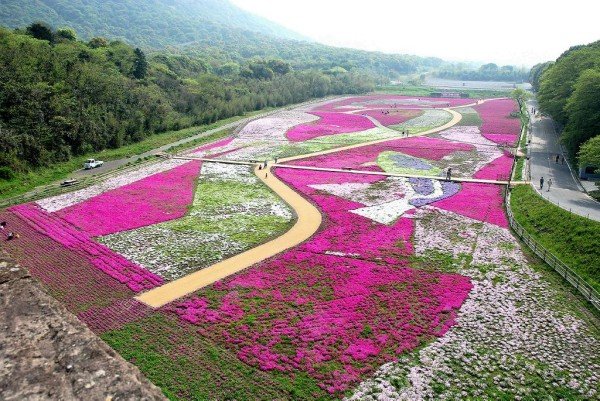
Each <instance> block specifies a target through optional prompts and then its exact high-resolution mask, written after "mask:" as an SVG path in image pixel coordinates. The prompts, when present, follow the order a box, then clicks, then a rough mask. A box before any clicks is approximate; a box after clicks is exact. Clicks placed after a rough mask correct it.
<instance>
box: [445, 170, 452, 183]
mask: <svg viewBox="0 0 600 401" xmlns="http://www.w3.org/2000/svg"><path fill="white" fill-rule="evenodd" d="M451 179H452V168H451V167H448V171H446V181H450V180H451Z"/></svg>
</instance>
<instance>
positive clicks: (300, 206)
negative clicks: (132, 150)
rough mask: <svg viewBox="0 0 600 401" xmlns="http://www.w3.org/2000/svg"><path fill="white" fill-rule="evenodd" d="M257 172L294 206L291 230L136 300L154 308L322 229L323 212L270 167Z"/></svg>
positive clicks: (296, 242)
mask: <svg viewBox="0 0 600 401" xmlns="http://www.w3.org/2000/svg"><path fill="white" fill-rule="evenodd" d="M254 173H255V174H256V175H257V177H258V178H259V179H260V180H261V181H262V182H263V183H264V184H265V185H267V186H268V187H269V188H271V189H272V190H273V191H274V192H275V193H276V194H278V195H279V196H280V197H281V198H282V199H283V200H284V201H285V202H287V203H288V204H289V205H290V206H291V207H292V209H294V211H295V213H296V215H297V221H296V224H294V226H293V227H292V228H291V229H290V230H289V231H288V232H286V233H285V234H283V235H282V236H280V237H277V238H275V239H274V240H271V241H269V242H267V243H265V244H262V245H259V246H257V247H255V248H252V249H250V250H247V251H246V252H243V253H240V254H239V255H236V256H233V257H231V258H229V259H225V260H223V261H221V262H218V263H215V264H214V265H212V266H209V267H207V268H204V269H202V270H199V271H197V272H195V273H192V274H189V275H187V276H185V277H182V278H180V279H178V280H175V281H171V282H170V283H167V284H165V285H163V286H161V287H158V288H155V289H153V290H150V291H147V292H145V293H143V294H140V295H138V296H137V297H136V299H137V300H139V301H141V302H144V303H145V304H147V305H149V306H151V307H153V308H158V307H161V306H163V305H165V304H167V303H169V302H172V301H174V300H176V299H178V298H181V297H183V296H185V295H187V294H189V293H192V292H194V291H197V290H199V289H200V288H202V287H206V286H207V285H210V284H212V283H214V282H215V281H218V280H221V279H223V278H225V277H227V276H230V275H232V274H234V273H237V272H239V271H241V270H244V269H246V268H248V267H249V266H252V265H253V264H255V263H258V262H260V261H262V260H265V259H267V258H269V257H271V256H274V255H277V254H278V253H280V252H283V251H285V250H286V249H289V248H291V247H294V246H296V245H298V244H300V243H302V242H304V241H305V240H307V239H308V238H310V237H311V236H312V235H313V234H314V233H315V232H316V231H317V230H318V229H319V226H320V225H321V213H320V212H319V210H318V209H317V208H316V207H315V206H313V205H312V204H311V203H310V202H309V201H307V200H306V199H304V198H303V197H302V196H300V195H299V194H298V193H296V192H295V191H294V190H293V189H292V188H290V187H288V186H287V185H286V184H284V183H283V182H282V181H281V180H279V179H278V178H277V177H276V176H275V175H273V174H272V173H271V167H268V168H267V170H258V168H257V169H255V170H254Z"/></svg>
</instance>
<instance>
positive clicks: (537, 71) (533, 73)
mask: <svg viewBox="0 0 600 401" xmlns="http://www.w3.org/2000/svg"><path fill="white" fill-rule="evenodd" d="M552 64H554V62H553V61H546V62H545V63H539V64H536V65H534V66H533V67H531V70H530V71H529V83H530V84H531V87H532V88H533V90H534V92H537V91H539V90H540V78H541V76H542V73H543V72H544V71H546V69H547V68H548V67H550V66H551V65H552Z"/></svg>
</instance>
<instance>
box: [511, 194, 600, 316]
mask: <svg viewBox="0 0 600 401" xmlns="http://www.w3.org/2000/svg"><path fill="white" fill-rule="evenodd" d="M504 202H505V204H506V216H507V217H508V222H509V224H510V226H511V228H512V229H513V230H514V231H515V233H517V235H518V236H519V238H520V239H521V240H522V241H523V242H525V243H526V244H527V246H529V248H531V250H532V251H533V252H535V254H536V255H538V256H539V257H540V258H542V259H543V260H544V262H546V263H547V264H548V265H549V266H550V267H552V268H553V269H554V270H555V271H556V272H558V274H560V275H561V276H562V277H563V278H564V279H565V280H567V281H568V282H569V283H570V284H571V285H573V287H575V289H576V290H578V291H579V292H580V293H581V294H582V295H583V296H584V297H585V299H586V300H588V301H590V302H591V304H592V305H593V306H594V307H595V308H596V309H597V310H599V311H600V293H598V291H596V290H595V289H594V288H592V286H591V285H589V284H588V283H587V282H586V281H585V280H584V279H583V278H581V276H579V274H577V273H575V272H574V271H573V270H572V269H571V268H570V267H569V266H567V265H566V264H564V263H563V262H562V261H561V260H560V259H558V258H557V257H556V256H554V255H553V254H552V252H550V251H549V250H548V249H546V248H545V247H544V246H543V245H541V244H540V243H539V242H537V241H536V240H535V239H534V238H533V237H532V236H531V235H530V234H529V233H528V232H527V231H526V230H525V229H524V228H523V227H522V226H521V225H520V224H519V223H518V222H517V220H516V219H515V217H514V215H513V212H512V209H511V208H510V191H506V196H505V198H504Z"/></svg>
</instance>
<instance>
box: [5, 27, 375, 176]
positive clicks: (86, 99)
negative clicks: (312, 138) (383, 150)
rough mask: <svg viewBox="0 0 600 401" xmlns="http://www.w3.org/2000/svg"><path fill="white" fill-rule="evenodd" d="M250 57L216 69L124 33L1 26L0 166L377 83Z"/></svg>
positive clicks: (20, 165)
mask: <svg viewBox="0 0 600 401" xmlns="http://www.w3.org/2000/svg"><path fill="white" fill-rule="evenodd" d="M52 34H53V36H58V35H57V34H56V35H55V34H54V33H52ZM250 65H251V66H260V68H258V67H257V68H256V69H255V71H253V73H252V74H251V76H248V77H243V76H239V75H238V76H219V75H216V74H213V73H211V72H210V70H211V67H210V65H208V64H207V63H206V62H204V61H203V60H200V59H195V58H193V57H191V56H177V55H165V54H163V55H159V56H158V57H156V61H154V60H152V59H151V60H150V61H147V60H146V57H145V55H144V52H143V51H142V50H140V49H133V48H132V47H131V46H129V45H127V44H125V43H123V42H120V41H113V42H110V43H108V42H106V40H104V39H102V38H99V37H97V38H95V39H93V40H92V41H90V43H88V44H85V43H82V42H78V41H70V40H64V41H58V42H57V43H55V44H52V43H49V42H48V41H45V40H38V39H34V38H32V37H31V36H29V35H27V34H23V33H19V32H10V31H7V30H5V29H1V28H0V124H1V125H0V128H1V129H0V167H2V166H4V167H8V168H10V169H11V170H14V171H18V172H26V171H29V170H31V169H32V168H39V167H47V166H50V165H52V164H55V163H60V162H66V161H69V160H70V159H71V158H72V157H76V156H80V155H84V154H89V153H91V152H100V151H102V150H104V149H116V148H119V147H122V146H124V145H128V144H132V143H136V142H140V141H142V140H144V139H145V138H147V137H150V136H152V135H154V134H155V133H159V132H165V131H168V130H178V129H182V128H186V127H190V126H195V125H206V124H212V123H214V122H216V121H218V120H222V119H226V118H229V117H232V116H236V115H243V114H244V113H246V112H249V111H254V110H260V109H264V108H267V107H281V106H284V105H287V104H290V103H299V102H302V101H306V100H308V99H310V98H313V97H321V96H327V95H331V94H343V93H363V92H366V91H368V90H370V89H371V88H372V87H373V82H374V81H373V80H372V79H370V78H369V76H367V75H365V74H363V73H361V72H358V71H354V72H349V73H347V74H343V75H339V76H331V75H327V74H324V73H320V72H318V71H293V70H292V68H291V66H290V65H289V64H287V63H286V62H284V61H282V60H279V59H270V60H263V59H260V58H253V59H252V64H250ZM231 72H233V70H232V71H231Z"/></svg>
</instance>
